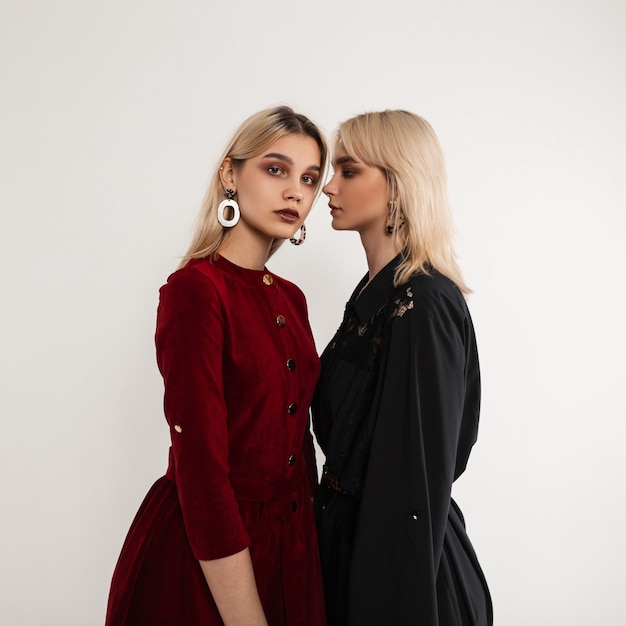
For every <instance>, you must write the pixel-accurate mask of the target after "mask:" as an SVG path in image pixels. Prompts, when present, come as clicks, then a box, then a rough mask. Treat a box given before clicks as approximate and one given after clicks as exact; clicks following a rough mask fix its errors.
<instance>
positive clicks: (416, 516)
mask: <svg viewBox="0 0 626 626" xmlns="http://www.w3.org/2000/svg"><path fill="white" fill-rule="evenodd" d="M420 517H422V514H421V513H420V512H419V511H411V519H412V520H413V521H414V522H417V520H418V519H419V518H420Z"/></svg>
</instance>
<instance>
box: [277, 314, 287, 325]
mask: <svg viewBox="0 0 626 626" xmlns="http://www.w3.org/2000/svg"><path fill="white" fill-rule="evenodd" d="M286 323H287V320H286V319H285V316H284V315H279V316H278V317H277V318H276V326H284V325H285V324H286Z"/></svg>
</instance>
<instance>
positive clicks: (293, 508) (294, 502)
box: [291, 500, 298, 511]
mask: <svg viewBox="0 0 626 626" xmlns="http://www.w3.org/2000/svg"><path fill="white" fill-rule="evenodd" d="M297 508H298V503H297V502H296V501H295V500H292V501H291V510H292V511H295V510H296V509H297Z"/></svg>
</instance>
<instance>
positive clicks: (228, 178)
mask: <svg viewBox="0 0 626 626" xmlns="http://www.w3.org/2000/svg"><path fill="white" fill-rule="evenodd" d="M220 181H221V183H222V185H223V187H224V189H235V179H234V172H233V164H232V161H231V160H230V157H227V158H225V159H224V160H223V161H222V164H221V165H220Z"/></svg>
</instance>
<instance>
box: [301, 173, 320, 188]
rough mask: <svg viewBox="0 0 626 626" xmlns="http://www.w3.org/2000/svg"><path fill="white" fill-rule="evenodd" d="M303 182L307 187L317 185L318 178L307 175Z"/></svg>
mask: <svg viewBox="0 0 626 626" xmlns="http://www.w3.org/2000/svg"><path fill="white" fill-rule="evenodd" d="M302 182H303V183H304V184H306V185H313V186H314V185H315V184H316V183H317V178H314V177H313V176H309V175H308V174H305V175H304V176H303V177H302Z"/></svg>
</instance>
